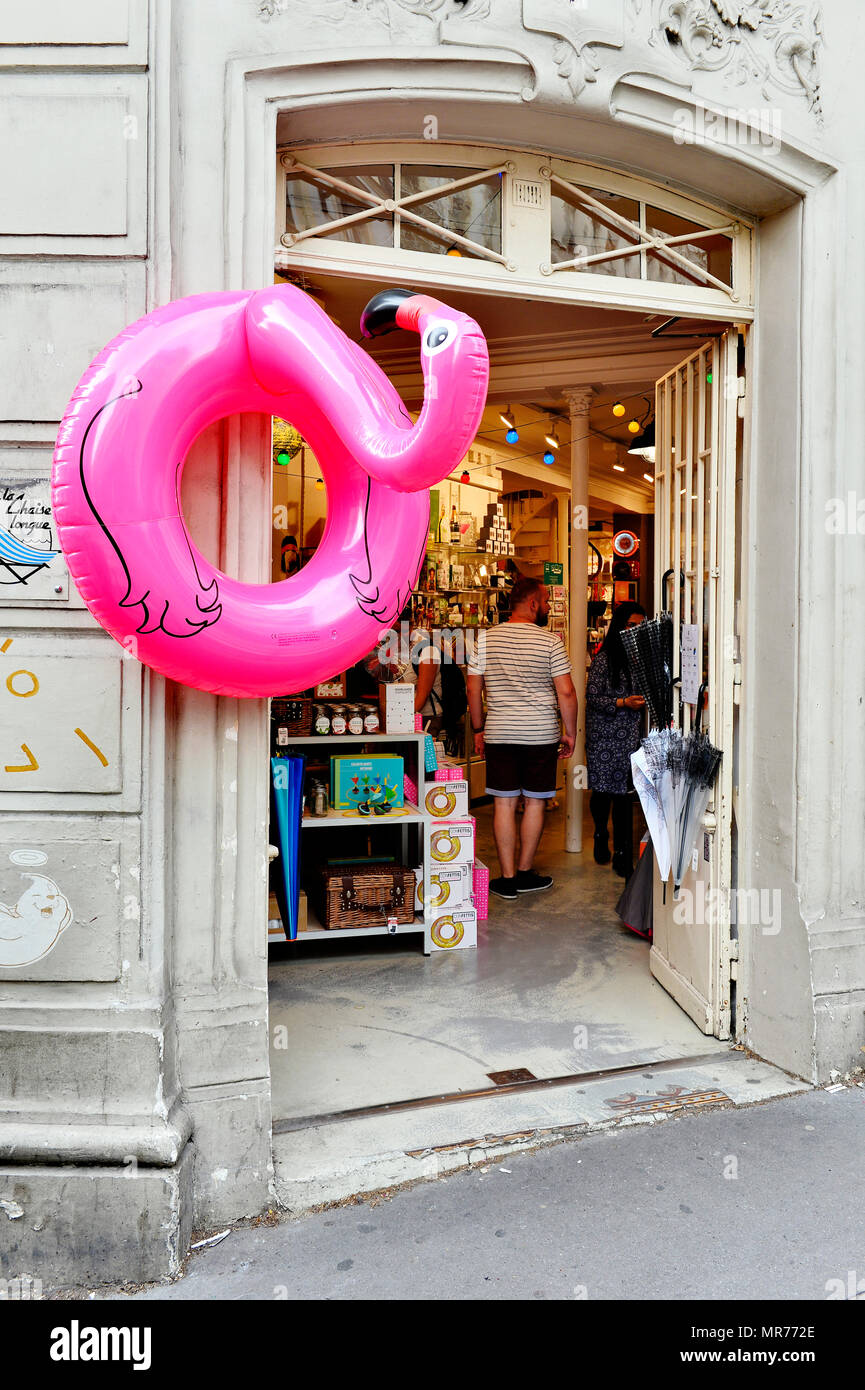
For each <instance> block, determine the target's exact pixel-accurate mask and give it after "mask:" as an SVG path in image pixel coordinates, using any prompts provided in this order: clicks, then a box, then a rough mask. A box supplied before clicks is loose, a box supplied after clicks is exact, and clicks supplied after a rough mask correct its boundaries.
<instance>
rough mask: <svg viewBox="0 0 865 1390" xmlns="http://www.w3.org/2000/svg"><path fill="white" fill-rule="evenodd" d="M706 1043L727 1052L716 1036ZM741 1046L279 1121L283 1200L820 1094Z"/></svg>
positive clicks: (335, 1194) (301, 1202)
mask: <svg viewBox="0 0 865 1390" xmlns="http://www.w3.org/2000/svg"><path fill="white" fill-rule="evenodd" d="M706 1045H707V1047H712V1046H714V1047H715V1048H716V1049H717V1047H718V1044H717V1043H714V1041H713V1040H712V1039H709V1038H707V1039H706ZM809 1089H810V1087H809V1086H808V1084H807V1083H806V1082H804V1081H802V1080H800V1079H799V1078H797V1077H793V1076H789V1075H788V1074H787V1073H785V1072H782V1071H780V1070H779V1069H778V1068H777V1067H773V1066H770V1065H769V1064H768V1063H767V1062H763V1061H761V1060H760V1059H759V1058H755V1057H751V1056H749V1055H748V1054H747V1053H745V1052H743V1051H741V1050H740V1049H739V1048H737V1047H730V1048H729V1050H727V1049H722V1050H721V1051H717V1050H716V1051H713V1052H709V1053H707V1054H705V1055H702V1056H701V1055H698V1056H696V1057H683V1058H678V1059H677V1058H672V1059H669V1058H665V1059H657V1058H656V1059H655V1060H649V1061H646V1062H645V1063H639V1064H637V1065H634V1066H629V1067H626V1068H619V1069H611V1070H609V1071H605V1072H603V1073H598V1072H594V1073H590V1074H588V1075H587V1076H573V1077H567V1078H553V1079H550V1080H547V1081H542V1082H535V1083H531V1082H529V1083H523V1084H520V1085H516V1086H511V1087H509V1088H507V1089H506V1090H502V1089H498V1088H492V1089H491V1090H490V1091H489V1093H486V1092H484V1093H482V1094H478V1093H473V1094H472V1095H471V1096H470V1097H467V1098H461V1099H457V1100H450V1101H444V1102H443V1101H441V1100H440V1098H438V1097H436V1098H435V1103H426V1102H423V1101H421V1102H405V1103H404V1104H403V1105H402V1106H393V1105H391V1106H378V1107H369V1108H368V1109H366V1110H364V1111H358V1112H355V1113H352V1112H347V1113H344V1114H343V1115H341V1116H338V1117H337V1116H317V1117H310V1118H308V1119H298V1120H290V1121H285V1122H283V1123H282V1124H280V1122H279V1121H275V1122H274V1138H273V1159H274V1174H275V1176H274V1183H275V1192H276V1196H277V1198H278V1200H279V1202H280V1203H281V1205H283V1206H284V1207H285V1208H286V1209H288V1210H290V1211H292V1212H300V1211H308V1210H309V1209H310V1208H312V1207H316V1206H319V1205H321V1204H322V1203H328V1202H338V1201H341V1200H343V1199H345V1198H347V1197H352V1196H354V1195H356V1194H358V1193H368V1192H375V1191H379V1190H381V1189H384V1188H390V1187H394V1186H398V1185H400V1184H402V1183H408V1182H413V1181H416V1180H417V1179H430V1178H435V1177H439V1176H441V1175H443V1174H445V1173H451V1172H454V1171H456V1170H457V1169H460V1168H471V1167H476V1166H478V1165H479V1164H483V1163H486V1162H488V1161H489V1160H490V1159H491V1158H496V1157H500V1156H502V1155H503V1154H506V1153H509V1152H513V1151H514V1150H517V1149H536V1148H540V1147H543V1146H545V1145H548V1144H554V1143H558V1142H560V1141H561V1140H562V1139H567V1138H578V1137H580V1136H582V1135H584V1134H590V1133H593V1132H595V1131H598V1130H607V1129H622V1128H625V1127H627V1126H630V1125H639V1124H658V1123H660V1122H662V1121H663V1120H664V1119H666V1118H667V1117H668V1116H670V1115H681V1114H683V1113H686V1112H690V1111H695V1110H702V1109H706V1108H709V1107H718V1106H722V1107H729V1106H744V1105H753V1104H756V1103H758V1102H761V1101H766V1100H771V1099H775V1098H776V1097H778V1096H783V1095H791V1094H794V1093H796V1092H800V1091H806V1090H809Z"/></svg>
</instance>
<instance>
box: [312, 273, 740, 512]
mask: <svg viewBox="0 0 865 1390" xmlns="http://www.w3.org/2000/svg"><path fill="white" fill-rule="evenodd" d="M292 279H294V280H295V281H296V282H297V283H298V284H300V285H301V286H302V288H304V289H306V290H307V291H308V292H309V293H311V294H312V295H314V296H315V298H316V299H317V300H318V301H319V303H320V304H321V305H322V307H323V308H324V309H325V310H326V312H327V313H328V314H329V315H330V316H331V318H333V319H334V320H335V321H336V322H337V323H338V324H339V325H340V327H341V328H342V329H343V331H344V332H345V333H347V334H348V335H349V337H351V338H354V339H355V341H361V339H360V331H359V328H358V323H359V320H360V315H361V311H362V310H363V308H364V306H365V304H366V303H367V302H368V300H369V299H370V298H371V296H372V295H373V294H374V293H375V292H376V290H377V289H378V288H379V286H378V285H377V284H375V283H373V282H372V281H370V280H365V279H364V280H361V279H353V278H347V277H341V276H336V275H322V274H318V273H315V274H310V275H297V276H293V277H292ZM447 298H448V302H449V303H450V304H451V305H452V306H453V307H454V308H456V309H461V310H462V311H463V312H464V313H467V314H470V315H471V316H472V317H473V318H474V319H476V320H477V322H478V323H479V324H480V326H481V328H482V329H483V332H484V334H485V336H486V339H487V344H488V347H489V352H490V386H489V395H488V405H487V409H486V411H485V412H484V417H483V420H482V422H481V428H480V430H479V432H478V444H479V445H480V446H483V444H484V443H486V444H488V445H489V446H490V447H491V448H494V449H495V450H496V453H497V455H501V454H502V453H504V455H505V456H506V457H507V458H508V460H509V464H508V472H509V473H510V475H511V476H512V477H517V478H521V479H522V480H524V482H525V485H526V486H532V485H534V486H541V487H542V488H543V489H544V490H558V489H562V490H568V489H569V487H570V442H571V434H570V415H569V409H568V401H567V392H568V390H569V389H571V388H574V387H589V388H591V390H592V391H593V393H594V396H593V402H592V405H591V408H590V412H589V429H590V432H591V434H590V463H589V471H590V479H591V482H592V484H593V487H592V492H593V495H594V496H595V497H596V498H597V499H598V500H604V501H606V502H608V503H610V502H612V500H613V496H614V493H613V489H614V488H616V487H619V486H620V487H622V488H625V489H627V490H628V492H630V493H631V496H630V497H629V498H628V499H627V501H628V503H629V505H630V507H631V508H632V509H635V510H639V511H645V510H650V507H651V498H652V493H653V488H652V485H651V483H649V482H647V481H646V479H645V476H644V475H645V473H646V472H647V471H648V472H651V469H649V468H647V465H646V464H645V463H644V461H643V460H642V459H640V458H638V457H636V456H634V455H629V454H628V453H627V448H628V445H629V444H631V443H632V442H633V439H634V436H633V434H632V433H631V432H630V431H629V430H628V422H629V421H630V420H632V419H636V420H638V421H640V422H643V423H644V422H645V421H646V420H647V419H649V418H651V416H652V415H653V413H654V392H655V381H656V380H657V379H658V378H659V377H661V376H663V375H664V374H665V373H666V372H668V371H670V370H671V369H672V368H673V367H674V366H675V365H676V363H677V362H679V361H680V360H681V359H682V357H684V356H687V354H688V353H689V352H691V351H692V350H693V349H694V348H695V347H696V346H698V344H699V340H700V339H703V340H706V339H708V338H710V337H711V336H712V335H713V333H717V332H720V331H723V329H724V328H725V327H726V325H724V324H720V323H712V322H709V321H707V320H705V319H702V320H700V321H699V322H697V321H689V320H686V319H679V320H677V321H674V322H669V321H667V320H665V319H664V317H663V316H662V315H658V314H647V313H646V312H645V310H638V311H635V312H626V311H623V310H618V309H601V308H597V307H592V306H586V305H580V304H573V305H570V304H561V303H549V302H545V301H544V300H542V299H538V300H532V299H524V300H516V299H511V298H504V297H500V296H496V295H484V294H479V293H477V292H474V291H471V292H465V293H462V292H457V291H449V293H448V296H447ZM692 334H693V335H695V336H694V337H692V336H690V335H692ZM364 347H365V348H366V350H367V351H368V352H369V353H370V356H372V357H374V358H375V360H376V361H377V362H378V363H379V365H380V366H381V367H382V368H383V370H384V371H386V372H387V374H388V376H389V377H390V379H391V381H393V383H394V385H395V386H396V388H397V390H398V391H399V392H400V394H401V396H402V398H403V400H404V401H405V402H406V405H407V406H408V407H409V409H418V408H419V407H420V405H421V402H422V399H423V378H422V376H421V373H420V367H419V360H418V344H417V336H416V334H414V333H408V332H404V331H402V330H399V329H398V330H395V331H394V332H393V333H391V334H389V335H388V336H387V337H385V338H379V339H376V340H374V341H372V342H365V343H364ZM617 401H618V402H621V403H622V404H623V405H624V406H625V413H624V415H621V416H618V417H617V416H615V415H614V414H613V410H612V407H613V405H614V404H615V403H616V402H617ZM507 407H510V408H511V413H512V414H513V416H514V418H515V422H516V425H517V430H518V433H519V441H518V442H517V443H515V444H508V443H507V442H506V440H505V431H506V426H505V425H504V424H503V423H502V421H501V419H500V418H499V412H500V410H502V411H503V410H506V408H507ZM551 428H552V429H553V430H554V432H555V433H556V434H557V435H558V438H559V441H560V446H559V449H558V450H555V451H554V452H555V455H556V460H557V461H556V463H555V464H554V465H553V466H551V467H547V466H545V465H543V463H542V457H543V455H544V453H545V452H546V450H547V445H546V443H545V436H546V434H547V433H548V432H549V431H550V429H551ZM500 465H501V466H502V467H504V466H505V463H504V460H503V459H501V458H500ZM622 470H624V471H622Z"/></svg>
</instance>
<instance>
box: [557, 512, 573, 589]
mask: <svg viewBox="0 0 865 1390" xmlns="http://www.w3.org/2000/svg"><path fill="white" fill-rule="evenodd" d="M556 502H557V505H558V515H557V518H556V555H557V558H558V561H559V564H560V565H561V567H562V575H563V577H564V582H565V583H569V582H570V575H569V572H568V539H569V533H570V529H571V527H570V516H571V500H570V497H569V496H568V494H567V493H566V492H560V493H559V494H558V496H557V498H556Z"/></svg>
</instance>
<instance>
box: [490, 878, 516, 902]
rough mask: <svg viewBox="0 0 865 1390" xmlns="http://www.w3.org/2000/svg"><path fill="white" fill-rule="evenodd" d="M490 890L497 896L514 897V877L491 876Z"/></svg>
mask: <svg viewBox="0 0 865 1390" xmlns="http://www.w3.org/2000/svg"><path fill="white" fill-rule="evenodd" d="M490 892H491V893H495V895H496V897H497V898H515V897H516V896H517V881H516V879H515V878H491V879H490Z"/></svg>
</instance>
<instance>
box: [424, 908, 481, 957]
mask: <svg viewBox="0 0 865 1390" xmlns="http://www.w3.org/2000/svg"><path fill="white" fill-rule="evenodd" d="M427 932H428V934H429V945H430V948H431V950H432V951H453V950H457V951H460V950H465V949H466V947H471V946H475V947H476V946H477V944H478V919H477V913H476V912H475V910H474V908H473V907H454V908H452V907H450V906H449V905H448V907H446V908H444V909H443V910H442V911H441V912H434V913H433V914H432V916H431V918H430V920H429V923H428V925H427Z"/></svg>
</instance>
